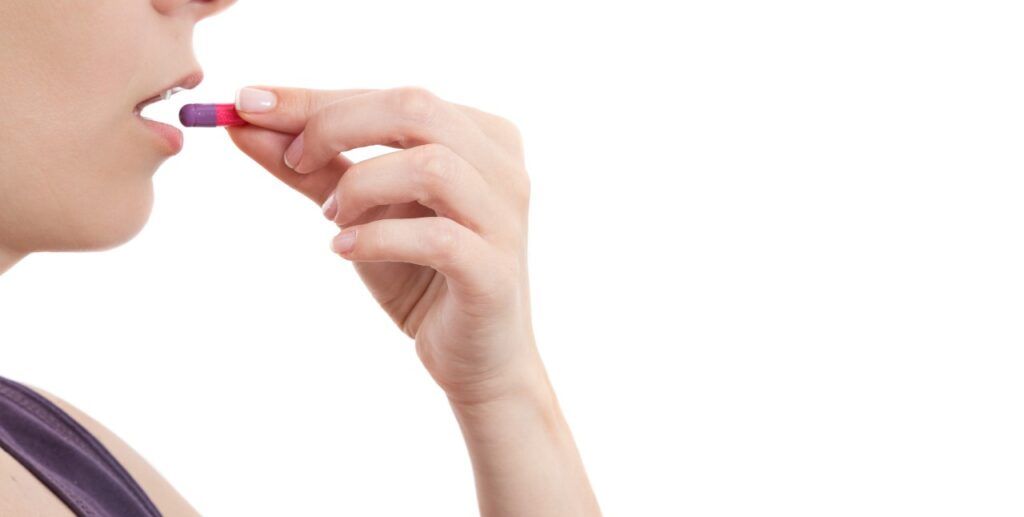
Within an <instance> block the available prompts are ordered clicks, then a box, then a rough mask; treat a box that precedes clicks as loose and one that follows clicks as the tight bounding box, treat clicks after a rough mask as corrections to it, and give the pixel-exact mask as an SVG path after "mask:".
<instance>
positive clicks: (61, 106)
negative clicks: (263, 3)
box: [0, 0, 233, 254]
mask: <svg viewBox="0 0 1024 517" xmlns="http://www.w3.org/2000/svg"><path fill="white" fill-rule="evenodd" d="M231 3H233V0H212V1H201V0H46V1H40V0H0V92H3V94H2V97H0V248H6V249H7V250H8V251H13V252H18V253H22V254H24V253H30V252H34V251H59V250H85V249H100V248H105V247H110V246H114V245H117V244H120V243H122V242H124V241H126V240H128V239H129V238H131V237H132V236H134V235H135V234H136V233H137V232H138V231H139V230H140V229H141V228H142V226H143V224H144V223H145V221H146V219H147V217H148V215H149V211H150V207H151V204H152V181H151V180H152V176H153V173H154V172H155V171H156V169H157V167H158V166H159V165H160V164H161V163H162V162H163V161H164V160H165V159H167V158H168V157H170V156H172V155H174V154H176V153H177V152H178V151H179V150H180V148H181V134H180V133H179V132H177V130H172V128H170V127H169V126H163V125H158V124H155V123H151V122H146V121H144V120H143V119H142V118H141V117H139V115H138V108H139V106H140V103H144V102H145V101H147V100H148V99H152V98H154V97H156V96H158V95H160V94H162V93H163V92H164V91H166V90H168V89H170V88H173V87H176V86H178V87H186V88H190V87H194V86H195V85H196V84H198V82H199V81H200V80H201V72H200V68H199V65H198V64H197V63H196V60H195V58H194V56H193V54H192V30H193V27H194V26H195V24H196V22H198V21H199V20H201V19H203V18H205V17H207V16H210V15H211V14H213V13H215V12H217V11H218V10H220V9H223V8H225V7H226V6H227V5H229V4H231Z"/></svg>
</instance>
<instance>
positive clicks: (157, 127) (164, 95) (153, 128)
mask: <svg viewBox="0 0 1024 517" xmlns="http://www.w3.org/2000/svg"><path fill="white" fill-rule="evenodd" d="M202 80H203V74H202V72H195V73H193V74H190V75H187V76H185V77H184V78H182V79H181V80H179V81H177V82H176V83H174V84H171V85H168V86H167V87H165V88H163V89H162V90H160V91H159V92H157V93H156V94H154V95H152V96H150V97H148V98H146V99H145V100H143V101H142V102H139V103H138V104H136V105H135V109H134V110H133V113H134V115H135V116H136V117H138V118H139V120H140V121H141V122H142V124H143V126H145V127H146V129H148V130H149V131H150V133H151V134H152V135H154V136H155V137H156V140H157V141H158V142H159V143H160V144H161V147H162V148H163V150H164V151H165V152H166V154H169V155H175V154H178V153H179V152H181V149H182V147H183V145H184V138H185V137H184V135H183V134H182V132H181V130H180V129H178V128H176V127H174V126H172V125H169V124H164V123H162V122H157V121H155V120H150V119H147V118H146V117H143V116H142V110H143V109H144V108H145V107H146V106H149V105H151V104H155V103H157V102H160V101H162V100H167V99H169V98H170V97H171V96H172V95H174V94H175V93H178V92H180V91H183V90H190V89H192V88H195V87H196V86H198V85H199V83H200V82H202Z"/></svg>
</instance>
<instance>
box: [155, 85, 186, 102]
mask: <svg viewBox="0 0 1024 517" xmlns="http://www.w3.org/2000/svg"><path fill="white" fill-rule="evenodd" d="M183 91H185V89H184V88H179V87H177V86H176V87H174V88H171V89H170V90H167V91H166V92H164V94H163V95H161V96H160V97H161V98H162V99H163V100H167V99H170V98H171V96H172V95H174V94H175V93H178V92H183Z"/></svg>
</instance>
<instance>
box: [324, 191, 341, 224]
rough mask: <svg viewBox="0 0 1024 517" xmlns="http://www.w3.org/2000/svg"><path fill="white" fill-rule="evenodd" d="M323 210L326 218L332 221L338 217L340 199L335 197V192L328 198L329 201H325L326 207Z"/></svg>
mask: <svg viewBox="0 0 1024 517" xmlns="http://www.w3.org/2000/svg"><path fill="white" fill-rule="evenodd" d="M321 208H323V210H324V217H326V218H327V219H329V220H331V221H333V220H334V218H335V217H337V216H338V198H337V197H335V195H334V193H333V192H332V193H331V195H330V197H328V198H327V201H324V205H323V207H321Z"/></svg>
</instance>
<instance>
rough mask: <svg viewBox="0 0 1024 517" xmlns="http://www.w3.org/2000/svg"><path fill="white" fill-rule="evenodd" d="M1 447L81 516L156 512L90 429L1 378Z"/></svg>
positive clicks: (134, 516) (133, 516)
mask: <svg viewBox="0 0 1024 517" xmlns="http://www.w3.org/2000/svg"><path fill="white" fill-rule="evenodd" d="M0 448H2V449H3V450H5V451H7V453H8V454H10V455H11V456H12V457H13V458H14V459H16V460H17V461H18V462H19V463H21V464H22V465H24V466H25V468H26V469H28V470H29V472H31V473H32V474H33V475H35V477H36V478H38V479H39V481H41V482H42V483H43V484H44V485H46V486H47V487H48V488H49V489H50V490H51V491H52V492H53V493H54V494H55V495H56V496H57V497H59V498H60V499H61V500H62V501H64V504H66V505H67V507H68V508H69V509H70V510H71V511H72V512H74V513H75V515H78V516H80V517H159V516H160V511H159V510H157V508H156V506H155V505H154V504H153V502H152V501H150V500H149V497H148V496H147V495H146V493H145V492H144V491H143V490H142V488H141V487H140V486H139V485H138V483H136V482H135V480H134V479H133V478H132V477H131V475H130V474H128V471H127V470H125V469H124V467H123V466H121V464H120V463H118V461H117V459H115V458H114V456H113V455H111V454H110V452H109V451H108V450H107V449H106V447H104V446H103V445H102V444H101V443H100V442H99V440H97V439H96V438H95V437H94V436H93V435H92V434H91V433H89V431H87V430H85V428H83V427H82V426H81V425H79V424H78V422H76V421H75V420H74V419H73V418H71V416H69V415H68V414H67V413H65V412H64V411H63V410H62V409H60V408H59V407H57V406H55V405H54V404H53V403H52V402H50V401H49V400H48V399H46V398H44V397H43V396H41V395H39V394H38V393H36V392H34V391H32V390H31V389H29V388H27V387H25V386H23V385H21V384H18V383H16V382H14V381H10V380H7V379H4V378H3V377H0Z"/></svg>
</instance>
